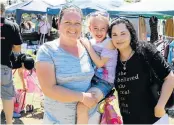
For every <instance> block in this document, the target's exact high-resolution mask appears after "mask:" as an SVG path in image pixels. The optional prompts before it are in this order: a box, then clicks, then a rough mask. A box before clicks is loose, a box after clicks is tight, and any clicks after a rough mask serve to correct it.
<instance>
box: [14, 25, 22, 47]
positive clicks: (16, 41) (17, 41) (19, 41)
mask: <svg viewBox="0 0 174 125" xmlns="http://www.w3.org/2000/svg"><path fill="white" fill-rule="evenodd" d="M12 41H13V45H21V44H22V36H21V34H20V30H19V26H18V25H17V24H16V23H14V25H13V34H12Z"/></svg>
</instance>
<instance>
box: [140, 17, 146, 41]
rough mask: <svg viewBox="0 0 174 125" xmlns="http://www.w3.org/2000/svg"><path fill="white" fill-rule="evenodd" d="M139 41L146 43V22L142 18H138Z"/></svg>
mask: <svg viewBox="0 0 174 125" xmlns="http://www.w3.org/2000/svg"><path fill="white" fill-rule="evenodd" d="M139 40H141V41H147V31H146V22H145V19H144V17H142V16H140V17H139Z"/></svg>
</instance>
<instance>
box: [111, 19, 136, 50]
mask: <svg viewBox="0 0 174 125" xmlns="http://www.w3.org/2000/svg"><path fill="white" fill-rule="evenodd" d="M121 23H122V24H125V25H126V28H127V29H128V31H129V33H130V37H131V42H130V46H131V47H132V49H133V50H134V51H136V49H137V47H138V38H137V34H136V31H135V28H134V27H133V25H132V23H131V22H130V21H129V20H128V19H126V18H122V17H119V18H115V19H113V21H112V22H111V25H110V26H109V29H108V35H109V37H110V38H112V28H113V26H115V25H118V24H121Z"/></svg>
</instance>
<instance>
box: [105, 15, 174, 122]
mask: <svg viewBox="0 0 174 125" xmlns="http://www.w3.org/2000/svg"><path fill="white" fill-rule="evenodd" d="M108 33H109V36H110V37H111V38H112V42H113V44H114V46H115V47H116V48H117V49H118V51H119V56H118V58H119V59H118V63H117V64H118V65H117V70H116V71H117V74H116V76H117V77H116V80H115V87H116V89H117V91H118V99H119V107H120V111H121V114H122V117H123V122H124V124H153V123H155V122H156V123H159V122H160V121H161V120H163V121H164V122H163V123H164V124H166V123H168V116H167V115H166V113H165V105H166V103H167V101H168V99H169V97H170V95H171V93H172V91H173V88H174V74H173V72H172V70H171V68H170V66H169V65H168V63H167V62H166V61H165V60H164V58H163V57H162V56H161V55H160V53H159V52H158V51H157V50H156V48H155V47H154V46H153V45H152V44H150V43H147V42H139V41H138V40H137V35H136V31H135V29H134V27H133V25H132V24H131V23H130V22H129V20H127V19H126V18H120V17H119V18H117V19H114V20H113V21H112V23H111V25H110V28H109V32H108ZM143 54H144V55H143ZM145 55H146V57H147V60H148V64H149V65H148V64H147V62H146V61H145V59H143V58H145ZM149 67H152V69H153V71H154V72H155V73H156V75H157V76H158V78H160V79H161V80H164V83H163V85H162V91H161V96H160V98H159V100H158V101H156V100H155V99H154V96H153V94H152V90H151V89H150V88H151V86H150V85H151V84H152V83H151V80H150V78H151V77H150V76H151V75H150V69H149ZM159 119H160V121H159Z"/></svg>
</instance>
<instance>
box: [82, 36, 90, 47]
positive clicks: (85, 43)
mask: <svg viewBox="0 0 174 125" xmlns="http://www.w3.org/2000/svg"><path fill="white" fill-rule="evenodd" d="M80 42H81V43H82V44H83V45H84V46H85V48H87V49H88V48H90V47H91V42H90V41H89V40H88V39H87V38H80Z"/></svg>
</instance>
